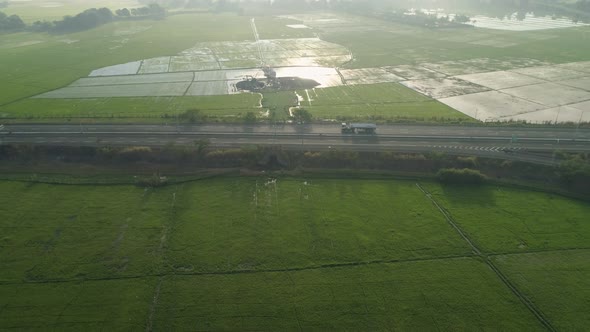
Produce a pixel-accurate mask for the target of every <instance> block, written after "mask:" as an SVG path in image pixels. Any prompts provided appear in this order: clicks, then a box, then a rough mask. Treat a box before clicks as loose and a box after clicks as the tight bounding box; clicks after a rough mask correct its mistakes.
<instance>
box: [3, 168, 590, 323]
mask: <svg viewBox="0 0 590 332" xmlns="http://www.w3.org/2000/svg"><path fill="white" fill-rule="evenodd" d="M62 180H63V179H62ZM63 182H67V181H63ZM423 185H424V186H425V187H427V188H428V189H429V190H431V191H432V193H433V194H434V198H435V199H436V200H437V201H438V202H439V203H440V204H441V205H442V206H443V208H445V209H448V211H449V212H450V213H451V215H452V216H453V217H454V219H455V220H456V221H457V223H458V225H459V226H460V227H461V228H462V229H463V230H464V232H465V233H466V234H468V235H469V236H470V237H471V238H472V239H474V243H475V244H476V245H477V246H479V247H480V249H482V250H483V251H484V253H485V254H488V253H491V252H516V254H510V255H499V256H492V259H493V261H494V262H495V263H496V265H497V266H498V267H499V269H500V270H501V271H503V273H504V274H505V275H506V276H507V277H508V278H509V280H511V282H513V283H514V284H515V285H516V287H517V288H518V289H519V291H520V292H521V293H522V294H524V295H525V296H526V297H527V298H529V299H531V300H532V301H533V303H534V304H535V306H536V307H537V308H538V309H539V310H540V311H541V312H543V313H544V314H545V315H546V316H547V317H548V319H549V321H551V322H552V324H553V325H555V326H556V327H558V328H560V329H564V330H576V329H583V328H584V327H585V326H587V324H588V320H587V319H586V318H585V315H584V313H585V312H587V311H588V310H590V308H589V307H588V303H587V301H586V298H587V297H588V295H589V294H587V292H586V290H585V288H588V287H587V285H586V284H587V282H586V281H585V280H586V279H588V278H587V270H588V263H587V262H588V258H589V257H588V253H587V250H573V251H564V250H563V249H569V248H579V247H584V246H585V245H586V244H587V243H588V231H587V225H586V223H584V221H585V219H584V218H585V217H586V216H587V215H588V210H589V209H590V207H589V206H588V204H585V203H581V202H578V201H574V200H569V199H565V198H562V197H557V196H552V195H549V194H543V193H537V192H532V193H531V192H525V191H521V190H515V189H508V188H496V187H484V188H469V189H466V188H460V187H448V186H446V187H441V186H439V185H437V184H435V183H424V184H423ZM0 201H1V202H2V204H0V220H2V223H1V225H0V234H1V235H0V308H1V309H2V310H0V329H18V330H46V329H48V328H49V329H56V330H72V331H74V330H84V329H86V330H99V329H115V330H145V326H146V325H148V324H153V327H154V329H155V330H161V329H171V328H172V329H176V330H187V329H192V330H203V329H208V330H224V329H225V330H227V329H230V330H291V329H302V330H342V329H352V330H383V329H398V330H434V329H440V330H465V331H471V330H527V331H528V330H533V331H534V330H542V327H541V325H540V323H539V322H538V321H537V320H536V319H535V317H534V316H533V315H532V314H531V313H530V312H529V311H528V310H527V309H526V307H525V306H524V305H523V304H522V303H521V302H520V300H519V299H518V298H517V297H516V296H515V295H514V294H513V293H512V292H511V290H510V289H509V288H508V287H506V286H505V285H504V284H503V282H502V281H501V279H500V278H499V277H498V276H496V275H495V274H494V272H493V271H492V270H491V269H490V268H489V267H487V266H486V264H485V263H484V262H483V260H482V259H481V258H479V257H477V256H475V255H474V254H473V253H472V252H471V250H470V248H469V246H468V245H467V243H466V242H465V241H464V240H463V239H462V238H461V237H460V236H459V235H458V234H457V233H456V231H455V230H454V229H453V228H452V227H451V226H450V225H449V224H448V223H447V221H446V220H445V218H444V217H443V215H442V214H441V213H440V212H439V211H438V210H437V208H436V207H435V206H434V205H433V204H432V203H431V202H430V200H429V199H428V198H427V197H426V196H425V195H424V193H422V192H421V191H420V190H419V189H418V187H417V186H416V185H415V182H413V181H399V180H387V181H385V180H353V179H348V180H347V179H331V180H330V179H313V180H306V179H302V178H279V179H278V180H277V181H276V183H275V182H274V181H270V180H269V179H268V178H266V177H252V178H234V177H227V178H217V179H206V180H200V181H195V182H189V183H184V184H177V185H170V186H167V187H163V188H158V189H143V188H138V187H135V186H130V185H100V186H91V185H47V184H34V183H26V182H16V181H6V180H4V181H0ZM524 206H526V209H523V207H524ZM515 216H518V218H520V219H518V222H516V220H517V219H515ZM519 224H527V228H523V227H521V226H519ZM564 224H567V227H566V226H564ZM513 225H517V226H516V227H513ZM531 231H533V232H531ZM574 234H575V235H574ZM515 239H527V241H528V242H527V243H528V244H529V245H528V246H527V247H524V248H514V246H515V244H517V242H516V240H515ZM545 242H547V243H545ZM540 249H543V250H545V252H542V253H541V252H535V251H537V250H540ZM158 285H159V286H158ZM152 303H156V306H155V310H154V311H152V309H151V308H152ZM152 313H153V314H152Z"/></svg>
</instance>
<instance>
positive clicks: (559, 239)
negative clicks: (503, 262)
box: [431, 186, 590, 253]
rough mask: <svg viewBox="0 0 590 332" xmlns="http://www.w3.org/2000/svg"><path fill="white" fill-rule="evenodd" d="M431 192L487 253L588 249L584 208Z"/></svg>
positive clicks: (502, 194) (491, 194)
mask: <svg viewBox="0 0 590 332" xmlns="http://www.w3.org/2000/svg"><path fill="white" fill-rule="evenodd" d="M431 190H432V193H433V194H434V196H435V197H436V199H438V200H440V202H441V203H442V204H443V205H444V206H445V207H446V209H447V210H448V211H449V212H450V213H451V214H452V215H453V216H454V217H455V220H456V221H457V223H458V224H459V225H461V227H462V228H463V229H464V230H465V231H466V232H467V233H468V234H469V235H470V236H471V237H472V239H473V240H474V241H475V242H476V243H477V244H478V245H479V247H480V248H481V249H482V250H484V251H485V252H486V253H518V252H523V251H537V250H561V249H573V248H590V246H589V245H588V238H590V223H588V222H587V216H588V215H589V213H590V210H589V207H588V204H586V203H583V202H577V201H571V200H568V199H565V198H563V197H560V196H555V195H548V194H544V193H537V192H520V193H519V192H518V191H515V190H507V189H505V188H494V187H486V188H483V189H481V190H479V191H478V193H477V195H474V194H473V190H471V189H469V188H453V187H439V186H432V187H431ZM515 193H517V194H515ZM523 206H526V207H527V208H526V209H522V208H521V207H523ZM474 207H477V208H474Z"/></svg>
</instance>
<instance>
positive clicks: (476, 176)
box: [436, 168, 487, 184]
mask: <svg viewBox="0 0 590 332" xmlns="http://www.w3.org/2000/svg"><path fill="white" fill-rule="evenodd" d="M436 177H437V178H438V180H439V181H440V182H442V183H455V184H481V183H484V182H485V181H486V180H487V177H486V176H485V175H484V174H482V173H481V172H480V171H478V170H474V169H469V168H463V169H457V168H443V169H441V170H439V171H438V173H436Z"/></svg>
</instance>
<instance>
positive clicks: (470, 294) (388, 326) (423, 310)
mask: <svg viewBox="0 0 590 332" xmlns="http://www.w3.org/2000/svg"><path fill="white" fill-rule="evenodd" d="M195 285H199V286H200V287H195ZM160 296H161V300H160V303H159V307H158V310H157V314H156V323H155V325H154V328H155V329H170V328H171V329H174V330H187V329H195V330H304V331H309V330H402V331H405V330H416V331H418V330H421V331H425V330H433V329H434V330H436V329H440V330H455V329H457V328H458V327H460V328H461V329H465V330H480V329H498V330H512V329H514V330H531V331H535V330H541V326H540V325H539V324H538V323H537V322H535V320H534V317H533V316H532V314H530V313H529V312H527V311H526V309H525V308H524V306H523V305H522V304H520V303H519V302H518V300H517V299H516V298H515V297H514V296H513V295H512V294H511V293H510V292H509V291H508V289H507V288H505V287H504V286H503V285H502V284H501V282H500V281H499V280H498V279H496V277H495V275H494V274H493V273H492V272H491V270H489V269H488V268H487V266H485V265H484V264H483V263H481V262H479V261H476V260H472V259H452V260H437V261H421V262H406V263H396V264H376V265H368V266H358V267H342V268H325V269H317V270H307V271H294V272H274V273H258V274H234V275H227V276H175V277H172V278H170V279H167V280H166V281H164V282H163V284H162V291H161V293H160ZM499 317H502V319H498V318H499Z"/></svg>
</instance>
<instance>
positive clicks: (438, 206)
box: [416, 183, 481, 256]
mask: <svg viewBox="0 0 590 332" xmlns="http://www.w3.org/2000/svg"><path fill="white" fill-rule="evenodd" d="M416 187H418V189H420V191H422V193H423V194H424V195H426V197H427V198H428V199H429V200H430V201H431V202H432V204H434V206H436V208H437V209H438V210H439V211H440V213H441V214H442V215H443V216H444V217H445V219H446V220H447V222H448V223H449V224H450V225H451V226H452V227H453V228H454V229H455V231H457V233H459V235H460V236H461V237H462V238H463V240H465V241H466V242H467V243H468V244H469V246H470V247H471V249H472V250H473V252H474V253H475V254H476V255H478V256H481V251H480V250H479V249H478V248H477V247H476V246H475V244H473V242H472V241H471V239H469V237H467V235H465V233H464V232H463V230H462V229H461V228H459V226H457V224H456V223H455V221H454V220H453V218H452V217H451V215H450V214H449V213H448V212H447V211H446V210H445V209H443V208H442V207H441V206H440V205H439V204H438V202H437V201H436V200H435V199H434V198H433V197H432V195H431V194H430V193H429V192H428V191H426V190H425V189H424V188H423V187H422V186H421V185H420V184H419V183H416Z"/></svg>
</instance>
